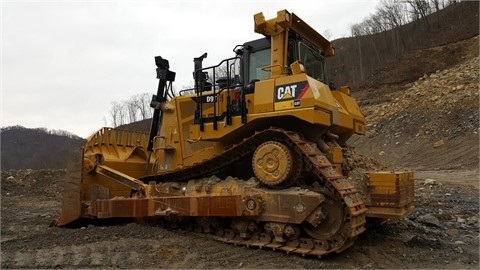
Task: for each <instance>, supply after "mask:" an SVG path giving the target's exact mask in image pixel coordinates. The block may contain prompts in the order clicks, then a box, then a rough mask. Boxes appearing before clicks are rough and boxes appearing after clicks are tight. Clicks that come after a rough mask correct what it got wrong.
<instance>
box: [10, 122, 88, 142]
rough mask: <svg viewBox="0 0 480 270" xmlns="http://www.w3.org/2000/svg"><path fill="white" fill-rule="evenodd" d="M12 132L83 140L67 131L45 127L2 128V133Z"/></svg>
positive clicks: (18, 126) (17, 126)
mask: <svg viewBox="0 0 480 270" xmlns="http://www.w3.org/2000/svg"><path fill="white" fill-rule="evenodd" d="M11 130H24V131H27V130H31V131H35V132H39V133H44V134H49V135H56V136H61V137H67V138H70V139H82V138H80V137H79V136H77V135H75V134H73V133H71V132H69V131H66V130H61V129H48V128H45V127H40V128H26V127H24V126H21V125H16V126H8V127H2V129H1V133H3V132H6V131H11Z"/></svg>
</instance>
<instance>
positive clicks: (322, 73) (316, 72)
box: [298, 42, 327, 83]
mask: <svg viewBox="0 0 480 270" xmlns="http://www.w3.org/2000/svg"><path fill="white" fill-rule="evenodd" d="M298 47H299V56H300V61H302V63H303V64H304V65H305V69H306V72H307V75H308V76H310V77H312V78H315V79H316V80H318V81H321V82H323V83H327V74H326V67H325V58H324V57H323V56H322V55H320V53H319V52H317V51H315V50H313V49H312V48H310V47H308V46H307V45H306V44H304V43H302V42H300V43H299V46H298Z"/></svg>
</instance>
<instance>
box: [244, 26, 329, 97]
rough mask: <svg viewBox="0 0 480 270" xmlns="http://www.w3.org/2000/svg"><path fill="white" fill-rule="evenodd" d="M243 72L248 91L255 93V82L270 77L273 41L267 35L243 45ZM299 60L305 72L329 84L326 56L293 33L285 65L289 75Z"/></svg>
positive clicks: (289, 41)
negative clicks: (291, 68)
mask: <svg viewBox="0 0 480 270" xmlns="http://www.w3.org/2000/svg"><path fill="white" fill-rule="evenodd" d="M243 48H244V49H243V50H244V52H243V57H244V59H243V68H244V70H243V74H244V76H245V78H244V82H245V83H246V85H245V88H246V93H247V94H248V93H253V92H254V89H255V82H257V81H261V80H265V79H268V78H269V77H270V72H269V71H268V68H269V67H271V65H272V64H271V41H270V38H268V37H265V38H261V39H257V40H254V41H250V42H247V43H245V44H244V45H243ZM295 61H299V62H300V63H302V64H303V66H304V68H305V73H306V74H307V75H308V76H310V77H312V78H315V79H316V80H318V81H320V82H322V83H324V84H328V79H327V69H326V65H325V57H323V56H322V55H321V54H320V52H319V50H318V49H315V47H314V46H313V45H311V44H310V43H309V42H308V41H306V40H304V39H302V38H301V37H299V36H298V35H295V34H293V35H291V37H290V38H289V40H288V47H287V63H286V66H285V69H286V72H287V74H288V75H291V74H292V73H291V70H290V65H291V64H292V63H294V62H295Z"/></svg>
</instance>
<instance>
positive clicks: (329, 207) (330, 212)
mask: <svg viewBox="0 0 480 270" xmlns="http://www.w3.org/2000/svg"><path fill="white" fill-rule="evenodd" d="M323 195H324V196H325V201H324V202H322V204H321V205H320V206H319V207H320V209H318V210H319V211H320V213H321V214H317V215H318V216H319V217H320V218H319V219H317V218H312V219H311V220H312V221H314V222H311V223H313V224H311V223H310V222H304V223H303V224H302V227H303V229H304V230H305V231H306V232H307V233H308V234H309V235H310V236H311V237H313V238H315V239H318V240H329V239H331V237H333V236H334V235H335V234H337V233H339V232H340V231H341V230H342V227H343V226H344V210H343V206H342V203H341V202H339V201H338V200H335V199H334V197H333V195H332V194H330V193H328V192H327V193H323ZM315 213H316V211H314V212H313V214H315Z"/></svg>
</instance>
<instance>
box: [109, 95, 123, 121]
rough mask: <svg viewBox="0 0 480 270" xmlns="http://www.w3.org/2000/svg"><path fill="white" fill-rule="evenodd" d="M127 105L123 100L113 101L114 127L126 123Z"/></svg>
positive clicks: (112, 115)
mask: <svg viewBox="0 0 480 270" xmlns="http://www.w3.org/2000/svg"><path fill="white" fill-rule="evenodd" d="M124 108H125V106H124V105H123V102H117V101H114V102H112V107H111V108H110V117H111V120H112V125H113V127H118V126H120V125H123V124H125V109H124Z"/></svg>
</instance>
